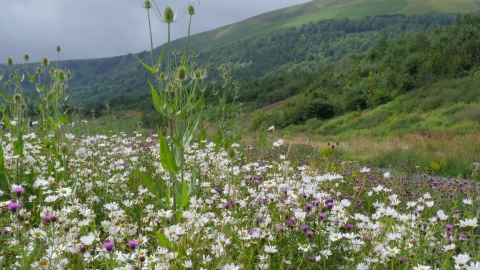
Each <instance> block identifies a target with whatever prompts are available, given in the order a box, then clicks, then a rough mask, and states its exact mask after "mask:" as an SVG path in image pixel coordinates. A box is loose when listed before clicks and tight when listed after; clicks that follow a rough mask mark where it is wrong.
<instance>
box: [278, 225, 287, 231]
mask: <svg viewBox="0 0 480 270" xmlns="http://www.w3.org/2000/svg"><path fill="white" fill-rule="evenodd" d="M285 228H286V227H285V226H283V225H280V226H278V230H279V231H281V232H283V231H285Z"/></svg>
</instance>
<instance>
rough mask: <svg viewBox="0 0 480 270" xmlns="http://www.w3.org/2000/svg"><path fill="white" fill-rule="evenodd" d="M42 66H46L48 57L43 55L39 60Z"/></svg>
mask: <svg viewBox="0 0 480 270" xmlns="http://www.w3.org/2000/svg"><path fill="white" fill-rule="evenodd" d="M41 65H42V67H46V66H48V58H46V57H44V58H43V59H42V62H41Z"/></svg>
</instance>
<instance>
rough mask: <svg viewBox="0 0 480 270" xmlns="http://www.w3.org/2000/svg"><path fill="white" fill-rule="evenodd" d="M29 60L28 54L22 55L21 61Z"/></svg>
mask: <svg viewBox="0 0 480 270" xmlns="http://www.w3.org/2000/svg"><path fill="white" fill-rule="evenodd" d="M29 59H30V56H29V55H28V53H26V54H24V55H23V61H25V62H28V60H29Z"/></svg>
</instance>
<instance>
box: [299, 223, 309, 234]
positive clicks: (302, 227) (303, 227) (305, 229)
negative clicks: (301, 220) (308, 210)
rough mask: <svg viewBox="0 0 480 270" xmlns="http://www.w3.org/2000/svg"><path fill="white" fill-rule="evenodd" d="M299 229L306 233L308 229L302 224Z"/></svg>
mask: <svg viewBox="0 0 480 270" xmlns="http://www.w3.org/2000/svg"><path fill="white" fill-rule="evenodd" d="M300 228H301V229H302V231H304V232H306V231H307V229H308V225H306V224H303V225H302V226H300Z"/></svg>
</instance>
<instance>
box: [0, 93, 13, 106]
mask: <svg viewBox="0 0 480 270" xmlns="http://www.w3.org/2000/svg"><path fill="white" fill-rule="evenodd" d="M0 96H2V97H3V99H5V101H7V102H8V103H12V102H13V98H11V97H9V96H7V94H5V92H3V91H0Z"/></svg>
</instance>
